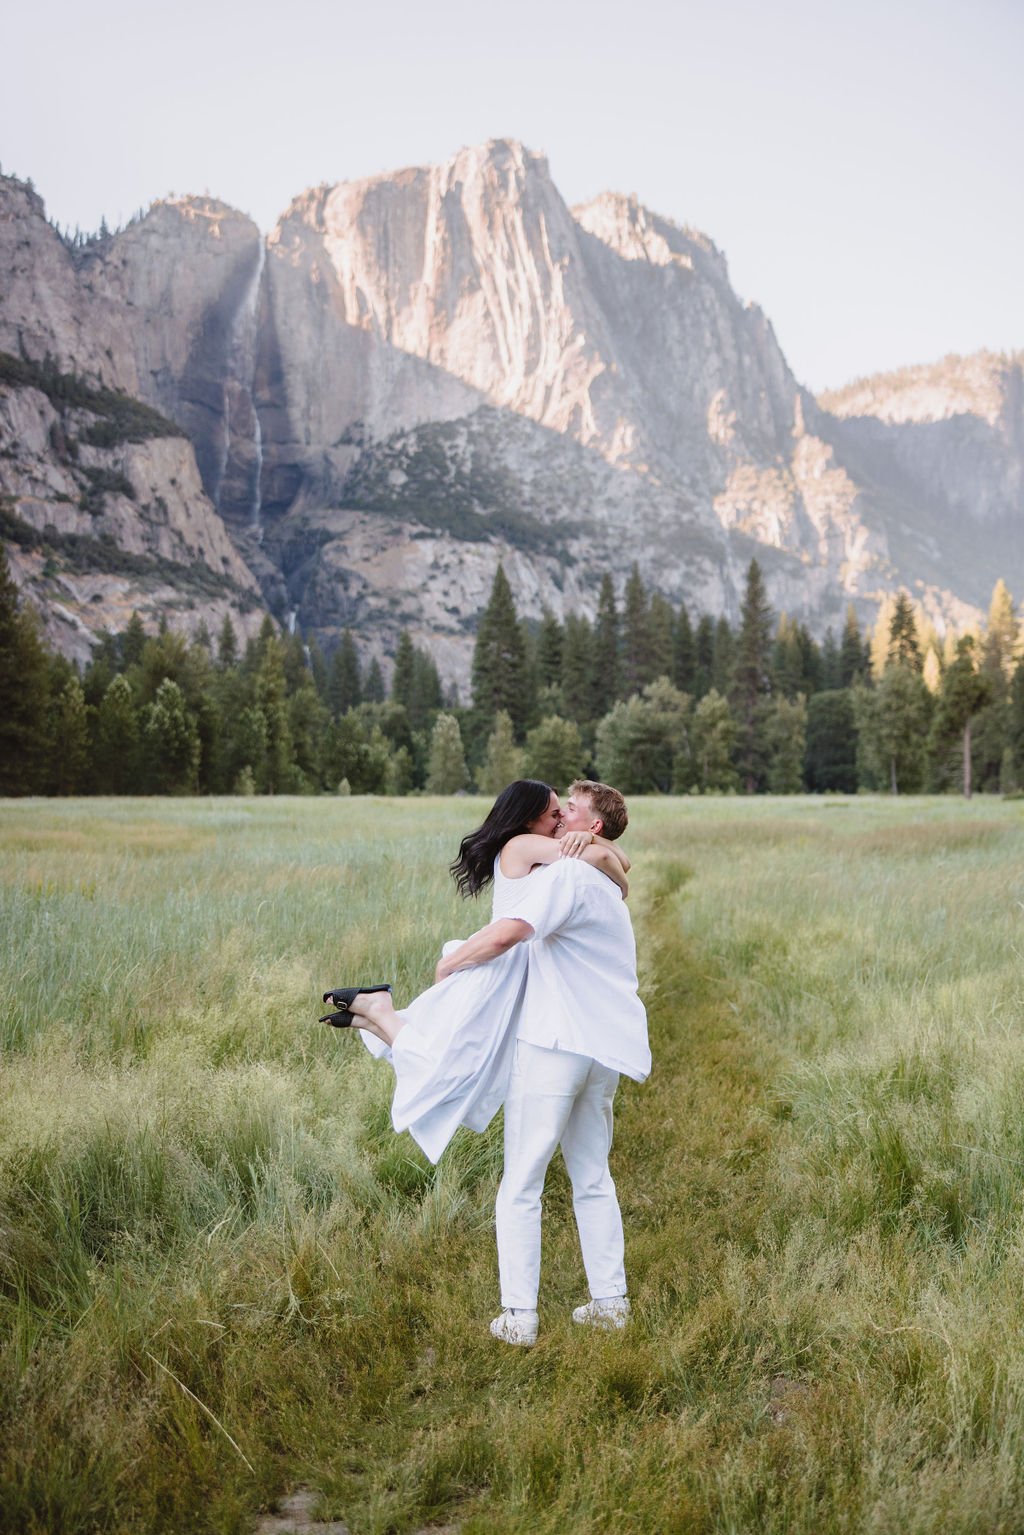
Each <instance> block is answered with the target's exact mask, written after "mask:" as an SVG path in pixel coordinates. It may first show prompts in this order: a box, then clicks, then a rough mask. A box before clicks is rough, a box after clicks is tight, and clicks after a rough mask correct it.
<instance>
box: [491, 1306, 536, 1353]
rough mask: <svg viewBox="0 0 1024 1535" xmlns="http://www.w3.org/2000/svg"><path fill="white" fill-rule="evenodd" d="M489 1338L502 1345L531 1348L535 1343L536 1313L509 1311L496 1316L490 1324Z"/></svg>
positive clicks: (506, 1310)
mask: <svg viewBox="0 0 1024 1535" xmlns="http://www.w3.org/2000/svg"><path fill="white" fill-rule="evenodd" d="M491 1337H492V1338H500V1339H501V1341H502V1343H518V1344H519V1345H520V1347H521V1348H532V1347H533V1345H534V1344H535V1343H536V1341H537V1313H536V1311H509V1310H508V1308H507V1307H506V1309H505V1310H504V1311H503V1312H502V1313H501V1316H496V1317H495V1318H494V1321H493V1322H492V1323H491Z"/></svg>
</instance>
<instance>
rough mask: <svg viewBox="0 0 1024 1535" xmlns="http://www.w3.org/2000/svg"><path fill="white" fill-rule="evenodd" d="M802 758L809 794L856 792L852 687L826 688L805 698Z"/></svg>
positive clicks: (855, 733)
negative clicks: (805, 709) (804, 735)
mask: <svg viewBox="0 0 1024 1535" xmlns="http://www.w3.org/2000/svg"><path fill="white" fill-rule="evenodd" d="M804 760H805V774H806V778H807V787H808V789H809V790H810V791H811V793H812V794H824V793H825V792H827V791H828V790H837V791H838V792H840V793H842V794H855V793H856V792H857V722H856V719H855V718H854V711H853V690H852V689H851V688H826V689H825V690H824V691H822V692H821V693H815V694H814V696H813V697H812V698H809V699H808V700H807V737H806V744H805V752H804Z"/></svg>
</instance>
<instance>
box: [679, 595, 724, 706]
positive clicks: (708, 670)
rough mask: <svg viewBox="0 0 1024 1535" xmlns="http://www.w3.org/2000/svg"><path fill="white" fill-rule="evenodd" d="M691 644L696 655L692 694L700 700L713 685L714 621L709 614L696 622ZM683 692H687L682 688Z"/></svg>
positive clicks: (705, 614) (704, 614)
mask: <svg viewBox="0 0 1024 1535" xmlns="http://www.w3.org/2000/svg"><path fill="white" fill-rule="evenodd" d="M730 638H731V632H730ZM693 643H694V651H695V654H696V668H695V671H694V678H693V689H692V692H693V696H694V698H697V699H700V698H703V697H704V694H705V693H707V692H708V691H709V690H710V689H711V687H712V686H713V684H714V674H715V621H714V619H713V618H712V617H711V614H710V613H702V614H701V616H700V618H699V619H698V620H697V629H696V632H695V634H694V637H693ZM680 685H681V684H680ZM683 691H684V692H686V691H687V690H686V689H685V688H684V689H683Z"/></svg>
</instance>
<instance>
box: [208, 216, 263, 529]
mask: <svg viewBox="0 0 1024 1535" xmlns="http://www.w3.org/2000/svg"><path fill="white" fill-rule="evenodd" d="M266 256H267V252H266V246H265V244H264V242H263V240H262V238H261V239H260V245H259V255H258V257H257V260H256V265H255V266H254V268H253V272H252V276H251V277H250V279H249V281H248V283H247V284H246V286H245V291H244V293H243V294H242V298H241V301H240V303H239V305H238V309H237V310H236V312H235V316H234V319H233V320H232V323H231V332H230V335H229V337H228V348H227V370H226V373H227V376H226V378H225V380H224V393H223V398H224V440H223V456H222V459H221V464H220V472H219V475H218V481H217V494H216V496H215V497H214V502H215V505H216V507H217V510H218V511H222V510H223V505H222V503H223V501H224V499H225V496H224V491H225V481H226V479H227V477H228V468H229V465H230V462H231V457H232V443H233V439H234V437H235V435H236V432H235V430H234V428H233V423H238V431H239V432H245V433H247V434H248V438H249V447H250V453H249V457H250V460H251V466H252V467H251V471H250V473H249V475H247V479H248V480H249V481H250V484H249V489H248V508H247V510H248V517H247V521H248V525H249V530H250V532H251V533H252V534H253V535H254V536H255V537H256V538H257V539H259V538H261V537H262V532H263V529H262V525H261V523H260V512H261V509H262V505H263V483H262V482H263V432H262V429H261V427H260V417H259V411H258V410H257V409H256V399H255V375H256V338H257V332H258V328H259V299H260V284H261V283H262V281H263V268H264V265H265V263H266ZM243 422H244V426H243ZM236 451H237V450H236ZM233 478H234V476H233ZM230 499H231V501H233V502H234V505H235V507H236V508H237V507H238V504H239V500H240V497H238V495H237V492H236V491H235V488H234V486H232V487H231V493H230ZM243 504H245V503H243Z"/></svg>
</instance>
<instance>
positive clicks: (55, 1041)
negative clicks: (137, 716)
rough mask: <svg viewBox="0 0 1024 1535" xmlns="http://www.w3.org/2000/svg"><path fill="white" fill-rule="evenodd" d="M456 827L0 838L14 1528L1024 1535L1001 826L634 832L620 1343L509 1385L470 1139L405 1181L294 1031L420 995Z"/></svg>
mask: <svg viewBox="0 0 1024 1535" xmlns="http://www.w3.org/2000/svg"><path fill="white" fill-rule="evenodd" d="M481 808H482V807H481V806H480V805H479V804H476V803H473V802H469V803H467V802H465V801H441V800H435V801H430V800H412V801H410V800H406V801H393V800H389V801H367V800H358V799H349V800H334V801H330V802H325V801H323V800H317V801H303V800H273V801H269V802H266V803H258V802H244V803H240V802H238V801H230V802H216V801H208V802H199V801H176V802H155V801H142V800H139V801H105V802H104V801H99V802H96V801H92V802H89V803H88V804H85V803H68V802H57V803H55V802H53V801H47V802H45V803H44V802H32V801H27V802H19V803H16V804H11V803H8V804H5V805H4V806H3V807H2V811H0V912H2V922H3V933H4V939H5V955H6V964H5V966H4V971H3V977H2V981H0V1040H2V1052H3V1053H2V1056H0V1063H2V1065H0V1527H2V1528H3V1529H4V1530H5V1531H7V1530H10V1531H12V1532H13V1531H26V1532H29V1531H31V1532H36V1531H50V1530H57V1529H60V1530H62V1531H69V1532H77V1531H82V1532H84V1531H93V1530H111V1531H113V1530H117V1531H150V1530H153V1531H164V1530H166V1531H183V1530H217V1531H242V1530H249V1529H251V1528H252V1525H253V1523H254V1520H255V1517H256V1514H257V1512H258V1511H259V1510H260V1509H266V1508H272V1507H274V1506H275V1502H276V1500H277V1499H279V1498H280V1497H281V1496H282V1495H283V1494H284V1493H285V1492H286V1491H288V1490H290V1489H291V1488H292V1487H293V1486H295V1485H296V1484H304V1485H307V1486H311V1487H313V1488H315V1489H316V1491H317V1493H318V1494H319V1498H320V1505H319V1506H320V1509H321V1512H322V1513H323V1514H324V1516H325V1517H327V1516H329V1517H334V1518H344V1519H345V1521H346V1522H347V1523H348V1525H349V1527H350V1529H351V1530H352V1531H353V1535H364V1532H380V1535H383V1532H386V1531H398V1532H401V1531H406V1530H408V1531H412V1530H418V1529H421V1528H424V1527H425V1526H427V1525H430V1524H456V1525H457V1526H458V1527H459V1528H461V1529H462V1530H464V1531H466V1532H469V1535H472V1532H474V1531H475V1532H482V1531H484V1530H486V1531H487V1535H502V1532H509V1535H511V1532H534V1531H539V1532H544V1531H551V1532H555V1531H559V1532H562V1531H566V1530H571V1531H582V1532H589V1531H604V1530H608V1531H611V1530H615V1531H621V1530H650V1531H659V1532H660V1531H663V1530H664V1531H676V1530H678V1531H691V1530H692V1531H718V1530H722V1531H748V1530H764V1531H780V1532H781V1531H807V1532H812V1531H813V1532H818V1531H833V1530H834V1531H850V1530H860V1529H864V1530H867V1529H871V1530H873V1531H874V1530H878V1531H893V1532H895V1531H901V1532H902V1531H921V1532H924V1531H929V1532H931V1531H934V1532H938V1531H943V1532H944V1531H961V1530H962V1531H965V1532H966V1531H968V1530H970V1531H978V1530H985V1531H988V1530H993V1531H994V1530H1006V1531H1013V1530H1017V1529H1020V1528H1022V1527H1024V1477H1022V1474H1021V1470H1020V1467H1021V1461H1022V1450H1024V1446H1022V1444H1021V1436H1022V1425H1024V1414H1022V1402H1021V1397H1022V1395H1024V1332H1022V1327H1024V1294H1022V1284H1021V1273H1022V1260H1024V1238H1022V1236H1021V1231H1022V1223H1021V1213H1022V1191H1024V1128H1022V1126H1024V1117H1022V1115H1021V1110H1020V1104H1021V1096H1022V1091H1021V1090H1022V1086H1024V1026H1022V1014H1024V1008H1022V1003H1024V996H1022V982H1021V979H1020V964H1019V956H1020V949H1021V917H1022V911H1024V860H1022V853H1024V814H1022V812H1021V810H1020V809H1019V807H1018V806H1017V805H1016V804H1013V803H1005V804H1004V803H1001V802H994V801H993V802H977V801H976V802H974V803H973V804H972V805H962V804H959V803H953V802H950V801H937V800H934V801H928V800H921V801H902V802H897V803H890V802H888V801H883V800H878V801H874V800H857V801H840V800H825V801H820V802H809V801H808V800H806V799H794V800H792V801H785V800H782V801H780V800H775V801H760V802H754V801H743V800H718V801H714V800H689V799H688V800H661V801H647V802H638V803H637V804H636V805H635V806H634V807H632V809H633V825H632V827H631V829H630V832H629V834H628V843H627V845H628V847H629V851H630V852H631V854H632V855H633V856H634V858H635V867H634V876H633V880H634V883H633V895H632V897H631V906H632V908H633V916H634V922H635V924H636V927H637V931H638V936H639V939H640V953H641V973H642V990H643V993H644V995H645V998H646V1000H647V1001H648V1003H649V1010H650V1016H651V1028H652V1044H653V1048H654V1055H655V1071H654V1074H653V1075H652V1078H651V1080H650V1081H649V1083H647V1084H646V1085H645V1086H643V1087H637V1086H635V1085H634V1084H629V1083H624V1084H623V1087H622V1089H621V1091H620V1097H619V1103H618V1114H617V1125H616V1146H615V1150H614V1152H613V1170H614V1172H615V1176H616V1180H617V1184H618V1188H619V1193H620V1198H621V1201H622V1205H623V1212H624V1216H625V1220H626V1227H627V1244H628V1251H627V1259H628V1266H629V1272H630V1278H631V1289H632V1294H633V1299H634V1307H635V1317H634V1322H633V1324H632V1326H631V1328H630V1329H629V1330H628V1331H627V1332H626V1333H624V1334H621V1335H619V1334H616V1335H612V1336H605V1335H593V1334H589V1333H588V1334H585V1335H582V1336H581V1335H580V1334H579V1331H578V1329H574V1328H573V1326H572V1324H571V1322H569V1320H568V1312H569V1310H570V1309H571V1307H572V1306H573V1305H574V1304H576V1303H578V1302H579V1300H580V1299H582V1298H584V1288H583V1283H582V1273H581V1269H580V1263H579V1257H578V1252H577V1250H576V1242H575V1234H574V1230H573V1226H572V1219H571V1202H570V1198H569V1191H568V1186H567V1182H566V1180H565V1177H564V1174H563V1173H562V1172H561V1170H560V1169H553V1172H552V1176H551V1178H550V1180H549V1191H548V1195H547V1200H546V1216H545V1222H546V1229H545V1257H544V1273H543V1283H542V1298H541V1338H540V1342H539V1344H538V1346H537V1348H536V1349H534V1350H532V1351H518V1350H511V1349H508V1348H503V1347H501V1346H500V1345H497V1344H494V1343H493V1341H492V1340H491V1339H490V1338H489V1336H488V1334H487V1326H486V1324H487V1320H488V1319H489V1317H490V1316H491V1315H493V1314H494V1311H495V1309H496V1274H495V1267H496V1265H495V1260H494V1251H493V1229H492V1205H493V1195H494V1188H495V1184H496V1181H497V1177H498V1176H499V1173H500V1137H499V1128H500V1127H499V1126H497V1125H496V1126H492V1129H491V1131H490V1132H489V1133H488V1134H487V1135H486V1136H483V1137H478V1136H473V1135H470V1134H468V1133H466V1132H462V1133H460V1135H459V1136H458V1137H457V1139H456V1142H455V1143H454V1144H453V1146H452V1147H451V1148H450V1149H449V1151H448V1152H447V1153H446V1156H445V1157H444V1159H443V1160H442V1163H441V1165H440V1166H439V1167H438V1168H437V1169H433V1168H431V1167H430V1166H429V1164H428V1163H426V1161H425V1160H424V1158H423V1157H422V1156H421V1155H420V1154H419V1153H418V1151H417V1150H416V1148H415V1146H414V1145H413V1143H412V1142H411V1141H410V1140H409V1139H408V1138H407V1137H402V1138H396V1137H395V1136H394V1135H393V1134H392V1132H391V1129H390V1122H389V1119H388V1107H389V1101H390V1080H389V1079H390V1072H389V1070H388V1068H387V1067H385V1066H383V1065H382V1064H381V1063H378V1062H375V1061H373V1060H371V1058H370V1057H369V1056H368V1055H367V1054H366V1052H365V1051H363V1050H362V1048H361V1047H360V1045H359V1042H358V1040H357V1039H355V1038H354V1037H353V1036H351V1035H349V1034H347V1033H336V1032H334V1031H329V1030H327V1029H325V1028H322V1027H320V1026H318V1025H317V1024H316V1022H315V1018H316V1013H317V1008H318V1004H319V994H320V991H321V990H322V989H323V988H324V987H326V986H328V985H335V984H344V983H346V982H350V981H351V980H353V979H370V980H376V979H387V980H391V981H393V982H394V983H395V986H396V992H397V994H398V998H399V1000H402V999H403V998H404V997H407V996H409V995H411V994H412V993H413V992H414V991H416V990H418V989H420V988H421V987H422V986H423V985H425V984H427V983H428V982H429V980H430V979H431V976H432V972H433V964H434V961H435V959H436V954H437V951H438V949H439V947H440V943H441V941H442V940H443V939H444V938H446V937H450V936H456V935H459V934H464V933H467V932H468V931H470V930H471V929H472V928H473V927H474V926H476V925H478V924H479V922H480V921H482V920H485V919H486V908H484V909H482V910H481V909H480V908H474V907H472V906H470V907H468V908H467V907H466V906H465V905H464V904H462V903H460V902H459V901H458V900H457V898H456V896H455V895H454V893H453V890H452V887H451V882H450V881H449V880H447V877H446V874H445V866H446V864H447V862H448V860H449V859H450V858H451V856H452V854H453V852H454V849H455V847H456V846H457V843H458V839H459V837H460V836H461V835H462V833H463V832H464V831H465V830H466V829H467V828H468V826H469V825H471V824H473V823H474V820H475V818H477V817H478V813H479V811H480V809H481Z"/></svg>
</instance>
